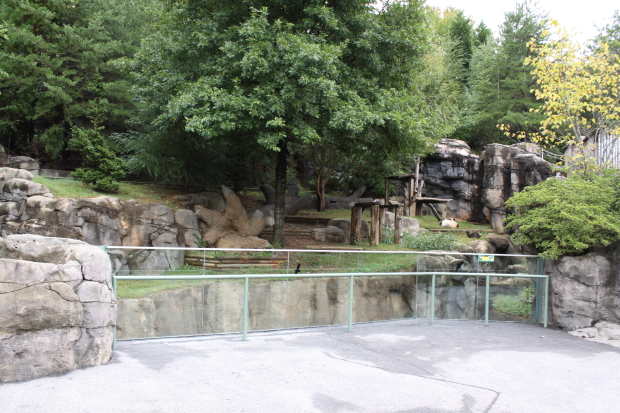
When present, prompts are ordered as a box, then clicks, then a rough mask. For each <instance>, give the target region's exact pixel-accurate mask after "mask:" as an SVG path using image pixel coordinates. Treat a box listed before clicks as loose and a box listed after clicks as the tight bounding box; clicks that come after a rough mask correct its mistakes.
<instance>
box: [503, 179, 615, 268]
mask: <svg viewBox="0 0 620 413" xmlns="http://www.w3.org/2000/svg"><path fill="white" fill-rule="evenodd" d="M617 187H618V185H617V179H616V177H615V176H614V175H611V174H606V175H603V176H598V175H576V176H573V177H571V178H568V179H565V180H557V179H550V180H547V181H544V182H541V183H539V184H538V185H535V186H532V187H527V188H525V189H524V190H523V191H522V192H519V193H516V194H514V195H513V196H512V198H510V199H509V200H508V201H506V206H507V207H511V208H514V209H515V213H514V214H512V215H510V216H508V218H507V219H506V223H507V225H506V229H507V230H514V231H516V233H515V234H513V239H514V241H515V242H516V243H518V244H521V245H527V244H532V245H534V247H536V249H537V250H538V251H539V252H540V255H541V256H542V257H543V258H557V257H559V256H561V255H571V254H578V253H580V252H582V251H584V250H585V249H587V248H588V247H590V246H592V245H595V244H603V245H607V244H609V243H611V242H612V241H615V240H617V239H618V238H619V237H620V219H619V214H618V210H617V204H618V201H617Z"/></svg>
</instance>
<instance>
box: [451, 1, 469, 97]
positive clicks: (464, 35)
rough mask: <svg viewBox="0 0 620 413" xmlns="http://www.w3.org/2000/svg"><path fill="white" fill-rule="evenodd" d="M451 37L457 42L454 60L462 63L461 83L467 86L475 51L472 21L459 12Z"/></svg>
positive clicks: (452, 26) (453, 22)
mask: <svg viewBox="0 0 620 413" xmlns="http://www.w3.org/2000/svg"><path fill="white" fill-rule="evenodd" d="M450 36H451V37H452V39H453V40H454V41H455V42H456V45H455V47H454V49H453V54H454V58H455V59H456V60H458V61H460V62H461V66H462V69H461V70H462V72H461V75H460V79H461V82H462V83H463V84H464V85H467V83H468V80H469V62H470V60H471V56H472V53H473V50H474V29H473V23H472V21H471V20H470V19H468V18H467V17H465V14H464V13H463V11H462V10H459V11H458V12H457V14H456V16H455V18H454V19H453V20H452V22H451V24H450Z"/></svg>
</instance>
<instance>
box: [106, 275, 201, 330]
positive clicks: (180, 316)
mask: <svg viewBox="0 0 620 413" xmlns="http://www.w3.org/2000/svg"><path fill="white" fill-rule="evenodd" d="M202 284H203V282H202V281H186V280H173V281H167V280H165V281H164V280H161V281H160V280H156V281H154V280H118V281H117V283H116V300H117V305H118V316H117V327H116V334H117V338H118V339H130V338H147V337H166V336H183V335H194V334H201V333H202V300H203V285H202Z"/></svg>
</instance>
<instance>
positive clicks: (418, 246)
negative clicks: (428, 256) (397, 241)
mask: <svg viewBox="0 0 620 413" xmlns="http://www.w3.org/2000/svg"><path fill="white" fill-rule="evenodd" d="M455 244H456V238H454V235H452V234H448V233H439V234H436V233H433V232H430V231H429V232H424V233H421V234H418V235H411V234H408V233H405V234H404V235H403V247H404V248H408V249H412V250H419V251H428V250H444V251H451V250H453V249H454V245H455Z"/></svg>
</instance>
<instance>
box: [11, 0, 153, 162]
mask: <svg viewBox="0 0 620 413" xmlns="http://www.w3.org/2000/svg"><path fill="white" fill-rule="evenodd" d="M143 7H144V6H143V5H142V2H140V1H137V0H129V1H125V0H81V1H80V2H79V5H78V3H77V2H76V1H75V0H42V1H34V0H4V1H2V2H0V21H2V22H3V25H4V27H5V29H6V35H7V40H3V41H1V42H0V71H1V72H5V73H6V75H7V76H6V77H4V78H3V79H2V83H1V84H0V92H1V94H0V107H1V108H2V111H0V143H1V144H4V145H5V146H6V145H7V143H8V142H9V140H10V142H11V149H13V150H14V149H15V148H21V149H22V150H25V149H27V148H28V147H32V146H35V145H44V146H45V151H46V153H47V154H48V155H50V156H51V157H52V158H55V159H58V158H59V156H60V155H61V153H62V151H63V150H65V149H66V144H67V142H68V140H69V139H70V138H71V131H72V127H73V126H76V125H77V126H82V125H83V124H84V122H86V120H87V119H88V117H89V115H88V112H89V110H90V103H91V100H92V99H93V94H92V92H91V90H90V89H91V86H92V84H93V82H95V81H96V79H97V77H98V76H102V77H103V80H104V82H103V93H104V97H105V98H106V102H105V105H106V107H105V111H106V113H107V117H108V120H107V124H106V125H105V126H106V128H107V129H108V130H111V131H114V130H118V129H119V128H122V127H123V125H122V123H123V121H124V120H125V119H126V118H127V117H128V116H129V115H130V114H131V110H132V107H133V104H132V101H131V98H130V95H129V93H128V90H129V88H128V86H127V84H126V83H125V81H124V80H123V79H122V78H120V76H119V71H118V70H117V69H115V68H114V67H113V66H112V65H111V64H110V60H111V59H114V58H118V57H121V56H127V55H131V54H132V53H133V52H134V51H135V50H136V48H137V46H138V44H139V37H140V36H141V30H143V26H144V25H143V24H141V17H142V16H143V13H141V10H142V8H143Z"/></svg>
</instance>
